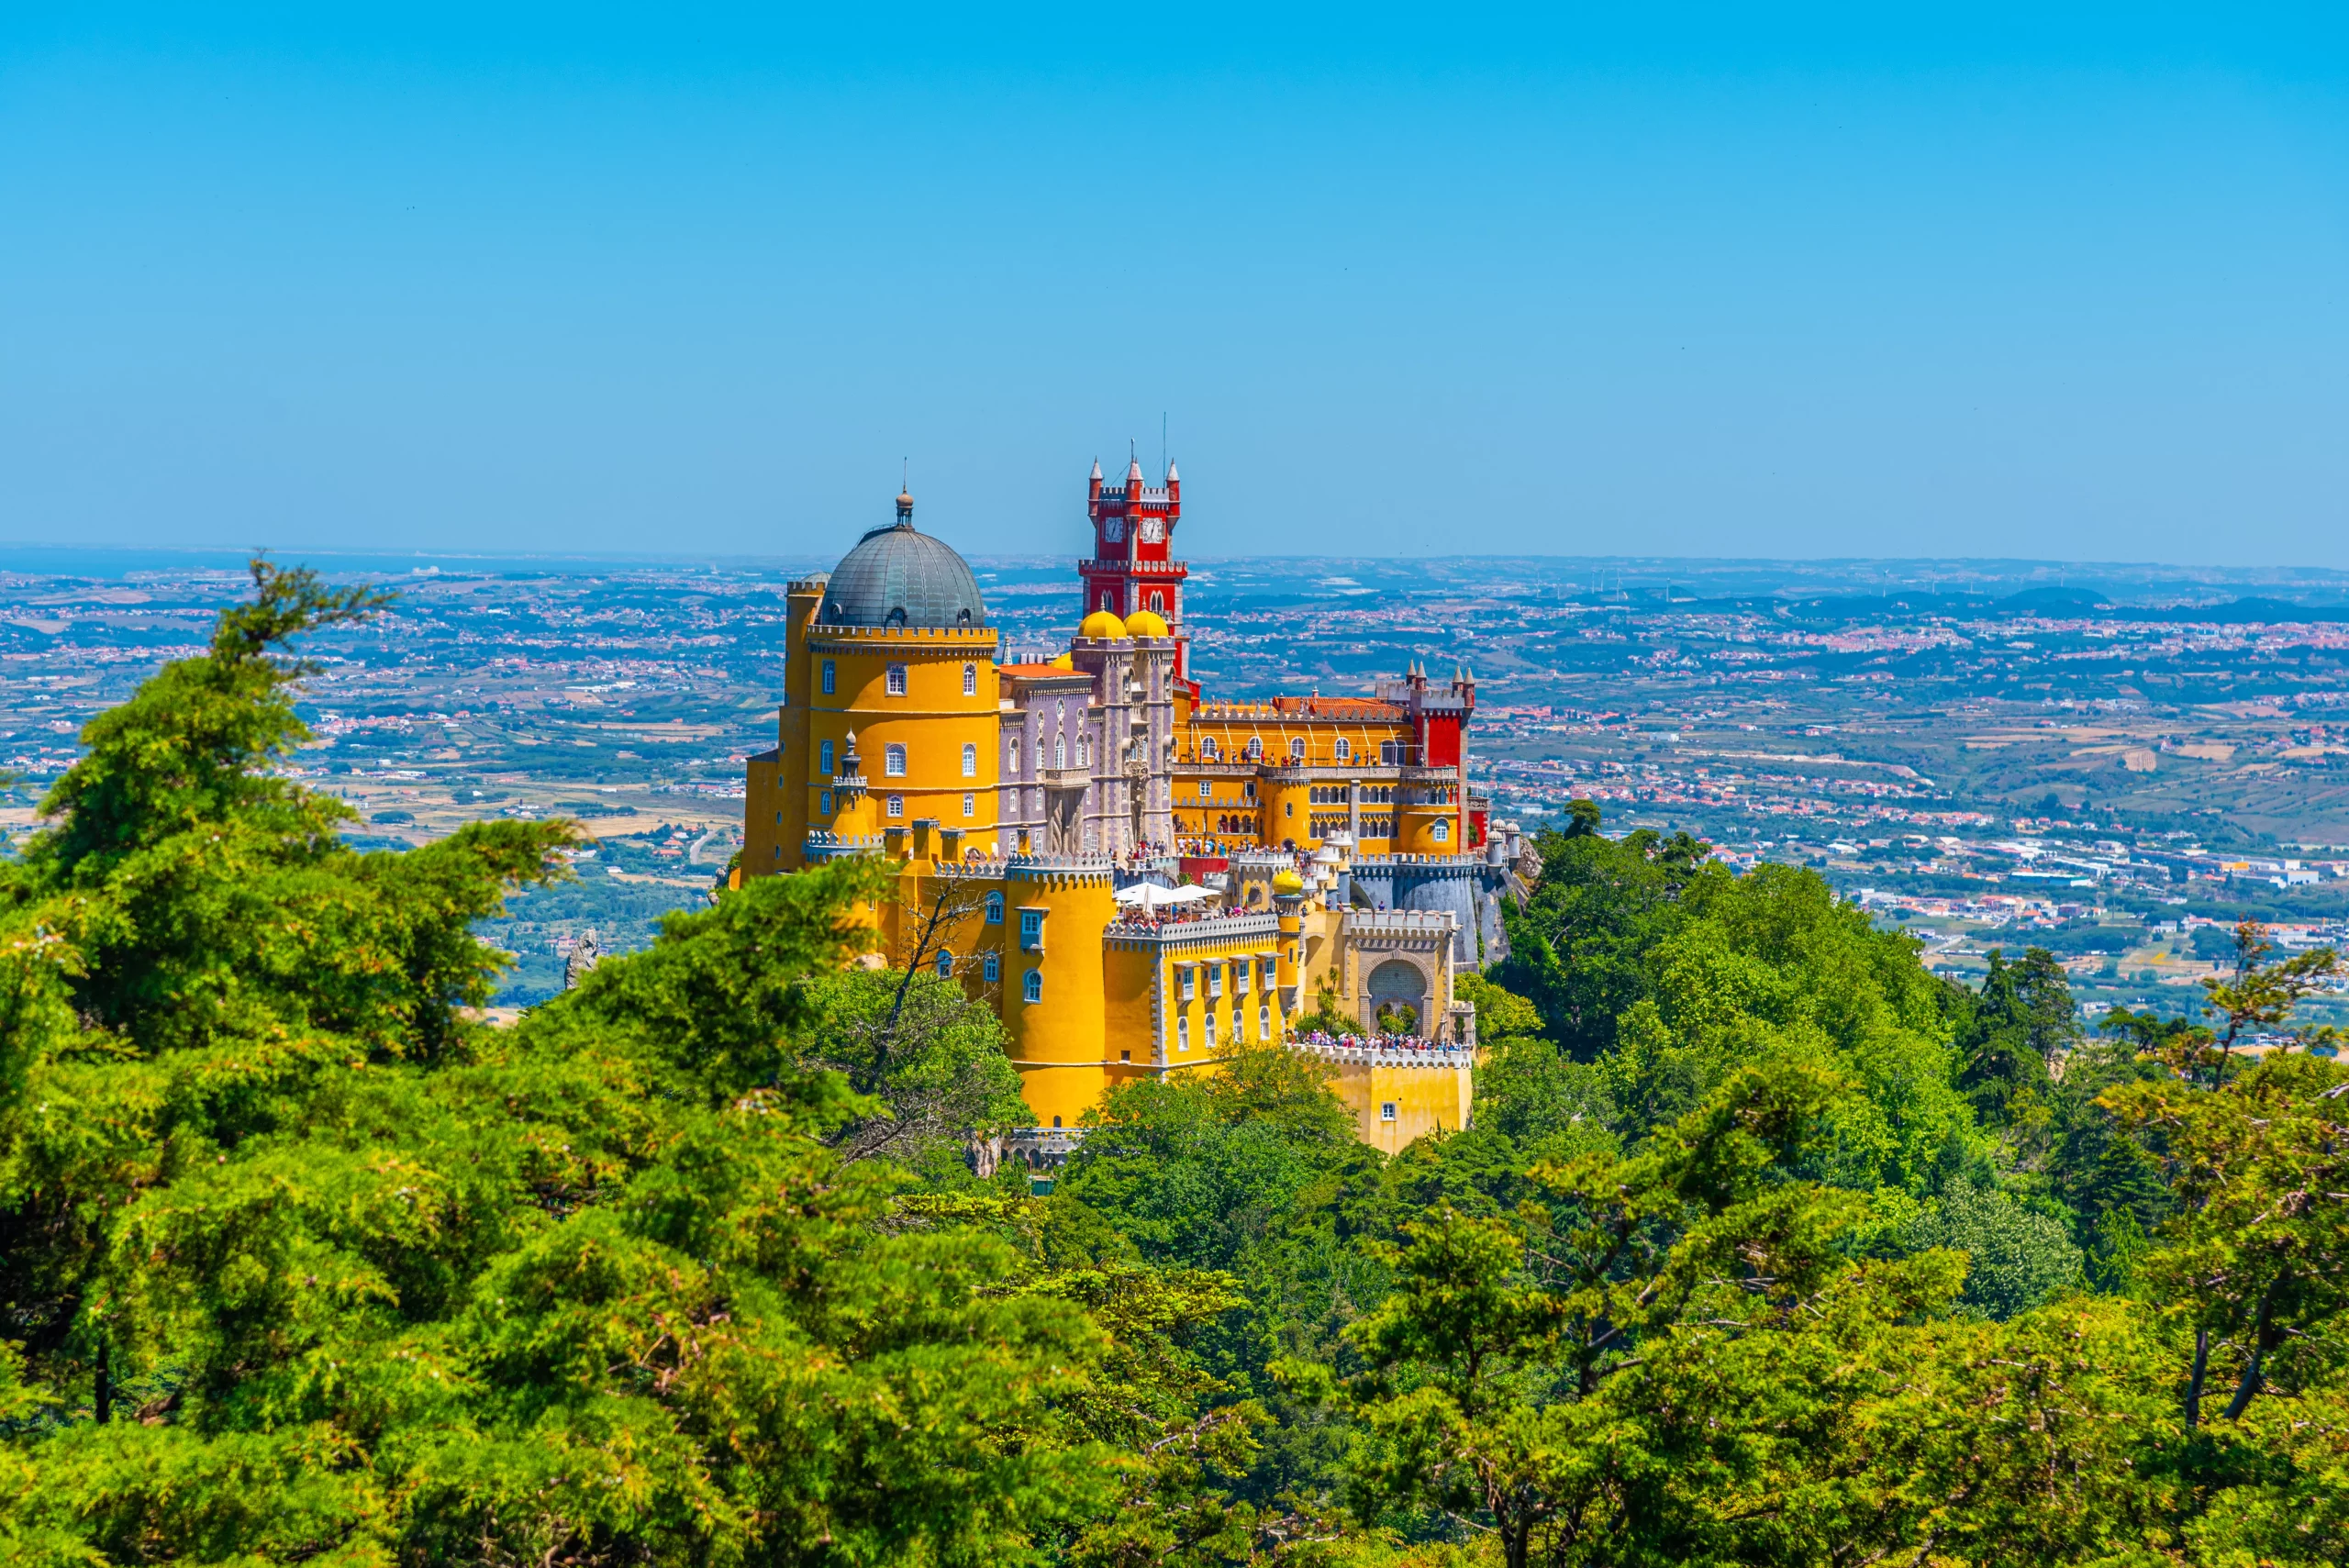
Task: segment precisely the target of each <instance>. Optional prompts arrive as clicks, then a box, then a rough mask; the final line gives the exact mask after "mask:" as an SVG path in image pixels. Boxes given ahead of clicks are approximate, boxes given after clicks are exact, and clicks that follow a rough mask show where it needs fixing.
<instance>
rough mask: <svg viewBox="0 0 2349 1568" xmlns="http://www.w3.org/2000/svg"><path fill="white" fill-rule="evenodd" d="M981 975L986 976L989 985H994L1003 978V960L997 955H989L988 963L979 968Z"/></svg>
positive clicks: (987, 957)
mask: <svg viewBox="0 0 2349 1568" xmlns="http://www.w3.org/2000/svg"><path fill="white" fill-rule="evenodd" d="M979 973H982V974H984V975H985V976H986V981H987V984H990V985H992V984H995V983H996V981H998V980H1000V979H1002V978H1003V960H1002V958H1001V957H1000V956H999V955H997V954H996V953H989V954H987V956H986V962H985V963H983V964H981V965H980V966H979Z"/></svg>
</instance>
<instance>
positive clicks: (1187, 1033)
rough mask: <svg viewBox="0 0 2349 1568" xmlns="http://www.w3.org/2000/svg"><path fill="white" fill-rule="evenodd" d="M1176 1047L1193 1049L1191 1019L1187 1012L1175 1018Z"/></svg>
mask: <svg viewBox="0 0 2349 1568" xmlns="http://www.w3.org/2000/svg"><path fill="white" fill-rule="evenodd" d="M1190 1049H1191V1020H1190V1018H1189V1016H1188V1015H1187V1014H1186V1015H1185V1016H1184V1017H1182V1018H1176V1019H1175V1050H1177V1051H1188V1050H1190Z"/></svg>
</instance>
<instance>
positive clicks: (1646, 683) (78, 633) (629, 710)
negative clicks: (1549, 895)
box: [0, 550, 2349, 1021]
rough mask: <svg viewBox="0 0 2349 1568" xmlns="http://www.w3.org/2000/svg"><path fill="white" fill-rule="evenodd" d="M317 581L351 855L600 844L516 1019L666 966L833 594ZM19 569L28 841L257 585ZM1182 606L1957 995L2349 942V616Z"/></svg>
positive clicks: (2277, 579)
mask: <svg viewBox="0 0 2349 1568" xmlns="http://www.w3.org/2000/svg"><path fill="white" fill-rule="evenodd" d="M296 558H297V557H295V556H293V555H289V556H288V557H287V559H289V560H291V559H296ZM306 559H309V560H310V561H311V562H312V563H314V564H316V565H317V566H319V567H320V568H321V569H323V570H325V571H327V572H328V573H330V574H331V575H333V576H335V577H337V578H338V579H347V580H354V581H355V580H367V581H373V582H380V583H384V584H388V585H391V586H394V587H396V588H397V589H398V591H399V594H400V600H399V603H398V605H397V606H395V609H394V611H393V612H392V614H391V615H389V616H387V617H384V619H383V620H382V621H380V622H378V623H376V624H375V625H373V626H371V627H368V628H363V629H362V630H358V631H355V632H350V633H343V634H338V635H335V636H331V637H328V638H324V639H320V641H319V644H318V646H317V648H316V649H314V650H313V651H312V652H313V654H314V656H315V657H316V658H317V661H318V663H319V666H320V668H319V673H317V676H316V677H315V679H314V680H313V681H312V682H311V683H310V684H309V686H308V688H307V693H308V702H307V705H306V707H305V710H304V717H306V719H307V720H308V721H309V723H310V725H311V728H312V730H313V732H314V736H315V740H314V741H313V743H312V745H311V746H310V747H309V748H307V749H306V750H305V751H302V752H301V753H299V754H298V755H297V756H295V757H294V758H292V759H289V760H288V762H287V764H286V765H287V767H288V769H289V771H292V772H295V773H300V774H302V775H304V776H306V777H308V778H310V779H312V780H314V781H315V782H317V783H319V784H323V785H324V786H325V787H328V788H329V789H331V790H333V791H334V792H335V793H337V794H339V795H341V796H342V797H343V798H344V799H345V800H346V801H347V802H348V803H349V804H350V805H351V808H352V810H353V812H354V814H355V818H356V820H355V822H354V826H353V829H352V831H353V833H354V835H355V836H356V837H359V838H361V839H362V840H373V841H380V842H387V843H388V842H417V841H421V840H426V839H429V838H431V837H434V836H437V835H439V834H440V833H445V832H447V831H449V830H451V828H453V827H454V826H455V825H456V824H457V823H459V822H462V821H463V820H466V819H468V818H470V817H484V816H493V815H500V814H503V815H507V816H548V815H563V816H569V817H575V818H577V819H578V820H580V821H581V822H583V823H584V824H585V825H586V827H587V828H588V830H589V832H590V833H591V834H592V835H593V843H592V846H591V847H590V848H588V849H586V850H584V851H582V852H581V854H580V856H579V858H578V862H577V865H576V868H575V869H576V870H577V871H578V873H579V875H578V877H577V878H576V880H574V881H573V882H570V883H567V884H563V885H561V886H558V887H555V888H551V889H548V890H545V891H542V892H537V893H532V894H530V895H526V896H524V897H522V898H519V899H518V900H516V902H515V905H514V907H513V908H512V910H511V911H510V913H509V917H507V919H504V920H501V921H497V922H494V923H492V924H491V926H490V927H488V928H487V929H485V930H484V935H485V936H486V937H487V938H488V939H489V940H493V941H495V942H497V943H499V944H500V945H502V946H504V947H506V948H507V949H508V950H509V951H513V952H514V953H515V954H516V955H517V958H518V965H517V968H516V969H515V971H514V973H513V975H512V977H511V981H510V984H509V985H508V988H507V1000H509V1001H511V1002H514V1003H517V1004H520V1003H527V1002H529V1001H530V1000H534V999H536V998H538V997H540V996H543V995H548V994H550V993H551V991H552V990H554V989H556V988H557V987H559V985H560V984H561V973H562V960H563V957H564V956H565V954H566V953H567V952H568V951H569V950H570V948H571V946H572V944H573V941H574V940H576V939H577V938H578V937H579V936H580V935H581V934H583V933H584V932H585V931H588V930H595V931H596V932H597V933H598V940H599V941H600V942H601V944H602V946H603V947H604V949H605V951H627V950H629V949H630V948H633V947H636V946H640V945H641V944H642V943H643V942H644V941H646V940H650V936H651V931H652V929H654V926H655V925H656V924H657V922H658V920H659V918H660V917H661V916H662V914H663V913H665V912H666V911H668V910H670V909H674V908H678V907H683V906H690V905H692V904H694V903H696V901H698V900H699V899H701V898H702V897H704V896H705V895H706V894H707V889H708V888H709V886H710V884H711V883H712V881H713V880H714V879H715V878H716V877H718V875H720V874H722V870H723V867H724V866H725V864H726V862H727V861H728V859H729V856H730V855H731V854H732V853H733V851H734V849H735V847H736V845H737V844H738V842H739V839H740V828H741V817H740V813H741V795H742V767H743V763H742V759H743V758H744V757H745V756H746V755H749V754H751V753H752V752H755V751H759V750H761V749H763V748H764V747H768V746H772V745H773V744H774V706H775V702H776V698H777V695H778V694H779V693H780V692H781V690H782V684H783V649H784V633H785V621H784V617H785V608H784V590H785V585H786V584H787V583H788V582H789V581H790V580H791V578H792V577H793V576H794V575H795V574H798V573H805V572H807V571H808V570H809V569H811V568H820V567H822V566H825V565H829V561H827V560H818V559H817V558H816V557H814V556H810V557H807V558H804V559H803V558H785V559H776V560H772V561H755V562H750V561H716V562H597V561H551V560H500V559H478V560H462V559H451V558H438V559H434V560H431V561H429V562H426V561H413V560H408V559H406V558H398V559H362V558H338V557H334V556H316V557H309V558H306ZM0 564H5V566H6V568H7V569H6V570H5V571H0V764H4V765H5V766H6V768H7V769H8V770H9V771H10V773H11V774H12V776H13V782H12V783H11V784H10V786H9V791H8V799H7V802H6V816H5V818H0V822H5V826H6V828H7V829H8V830H9V832H10V833H11V834H12V835H16V836H20V835H21V834H23V833H24V832H25V831H27V830H28V829H29V828H32V827H33V826H34V825H35V813H34V807H35V805H36V803H37V802H38V800H39V796H40V795H41V793H42V791H43V790H44V788H45V787H46V785H47V784H48V783H49V782H50V781H51V780H53V779H54V778H55V777H56V775H57V774H58V773H60V772H61V771H62V769H64V768H65V767H66V766H68V765H70V764H71V762H72V760H73V758H74V757H75V756H76V755H77V754H78V749H77V743H76V740H75V737H76V735H77V734H78V732H79V730H80V728H81V727H82V725H83V723H85V722H86V721H87V720H88V719H89V718H90V717H91V716H93V715H94V714H95V713H96V712H98V711H100V710H101V709H103V708H104V707H106V706H108V705H109V704H111V703H114V702H117V701H119V700H120V699H121V698H122V697H123V696H124V695H128V692H129V690H130V688H131V686H132V685H133V684H135V683H136V682H137V681H138V680H139V678H141V677H142V676H143V675H145V674H146V673H148V672H150V671H151V670H152V669H153V668H154V667H155V666H156V665H157V664H159V663H160V662H162V661H164V660H167V659H170V658H173V657H177V656H181V655H183V654H185V653H187V652H191V651H195V649H196V648H197V647H198V646H200V645H201V642H202V640H203V639H204V638H205V636H206V635H207V632H208V628H209V625H210V621H211V617H212V615H213V613H214V612H215V610H217V607H218V606H220V605H221V604H223V603H225V602H227V601H228V600H230V599H231V598H233V597H235V596H236V595H238V594H239V592H240V591H241V589H242V587H243V582H244V579H243V574H242V573H241V571H240V570H239V566H238V563H237V561H236V559H235V558H234V557H232V556H228V555H217V556H201V557H196V556H174V555H161V554H155V553H151V552H150V553H143V554H141V553H133V552H123V553H121V554H119V555H116V554H111V553H109V552H105V551H93V550H79V551H74V552H72V554H71V556H70V558H68V557H66V555H65V552H54V551H36V550H17V551H13V552H5V553H0ZM974 566H976V567H977V568H978V570H979V574H980V583H981V586H982V589H983V591H984V592H985V595H986V597H987V609H988V615H989V618H990V619H991V620H992V621H993V622H994V623H995V624H996V625H997V626H998V627H1000V628H1002V631H1003V635H1004V639H1005V642H1006V645H1007V650H1006V651H1007V654H1008V656H1010V657H1018V656H1019V655H1020V654H1021V653H1022V652H1023V651H1031V650H1032V651H1037V652H1049V651H1053V650H1056V649H1058V648H1060V647H1063V646H1065V643H1066V639H1067V638H1068V636H1069V634H1070V632H1071V630H1072V629H1073V628H1074V624H1075V621H1076V619H1077V616H1078V612H1079V606H1078V603H1077V595H1076V590H1075V586H1074V579H1073V577H1072V576H1071V573H1070V568H1069V563H1068V562H1066V561H1064V560H1059V559H1052V560H1042V559H1036V558H1021V559H1016V560H1011V559H995V560H989V559H986V558H984V557H978V558H974ZM1190 582H1191V586H1190V600H1191V603H1192V604H1193V605H1194V606H1197V610H1198V611H1199V612H1200V613H1199V614H1198V615H1197V626H1198V633H1197V639H1196V643H1195V648H1194V658H1195V661H1196V673H1197V677H1198V678H1199V680H1200V681H1201V682H1202V684H1203V686H1204V688H1205V690H1206V692H1207V694H1208V695H1209V696H1211V697H1232V698H1243V699H1244V698H1253V697H1261V696H1265V695H1270V694H1272V693H1273V692H1275V691H1288V692H1295V691H1298V690H1301V689H1318V690H1319V692H1320V693H1322V694H1323V695H1357V694H1360V693H1363V692H1366V691H1367V690H1368V689H1369V688H1370V686H1371V685H1372V684H1373V683H1374V682H1375V681H1376V680H1378V679H1380V678H1382V677H1392V676H1393V675H1395V674H1396V673H1399V672H1400V671H1402V670H1403V669H1404V668H1405V667H1406V666H1407V665H1408V664H1410V663H1413V662H1417V663H1419V664H1422V665H1424V666H1426V667H1427V668H1428V669H1429V670H1430V671H1431V673H1433V674H1436V675H1439V676H1442V675H1446V674H1449V673H1451V672H1452V671H1453V669H1454V668H1455V667H1456V668H1459V669H1462V670H1465V671H1470V672H1473V673H1474V675H1475V680H1476V683H1477V689H1478V691H1479V694H1480V704H1479V706H1478V709H1477V712H1476V714H1475V724H1474V728H1473V729H1472V731H1471V734H1470V737H1469V752H1470V762H1471V767H1472V771H1473V773H1474V774H1475V776H1476V777H1477V779H1478V780H1479V781H1480V784H1481V786H1482V787H1483V788H1484V789H1485V790H1486V791H1487V792H1488V794H1489V797H1490V801H1491V806H1492V810H1493V812H1494V813H1495V814H1496V816H1497V817H1508V818H1511V819H1515V820H1519V821H1520V822H1522V823H1523V824H1525V825H1526V826H1527V827H1529V828H1531V827H1536V826H1538V825H1540V824H1542V823H1543V822H1546V821H1548V820H1550V819H1552V818H1553V817H1556V816H1557V815H1558V814H1559V813H1560V812H1561V811H1562V810H1563V809H1564V805H1565V803H1566V802H1567V801H1569V800H1572V799H1575V798H1587V799H1591V800H1595V801H1597V802H1598V803H1599V805H1600V806H1601V807H1602V809H1603V810H1604V812H1605V814H1606V828H1607V830H1608V831H1609V832H1622V831H1630V830H1635V829H1638V828H1653V829H1656V830H1658V831H1662V832H1667V833H1668V832H1673V831H1680V830H1686V831H1688V832H1691V833H1694V834H1696V835H1698V836H1699V837H1701V838H1703V839H1705V840H1707V841H1709V842H1710V843H1711V844H1713V845H1714V846H1715V847H1716V852H1717V853H1718V854H1719V855H1720V857H1721V858H1722V859H1724V860H1727V861H1729V862H1731V863H1732V864H1736V865H1739V866H1751V865H1754V864H1758V863H1761V862H1765V861H1776V862H1792V863H1801V864H1806V865H1811V866H1815V867H1817V868H1819V869H1820V871H1822V872H1823V873H1825V874H1826V875H1827V876H1828V878H1829V879H1830V881H1831V883H1832V884H1834V885H1835V886H1836V888H1837V889H1838V890H1839V892H1841V893H1842V895H1844V896H1845V897H1847V898H1849V899H1851V900H1853V901H1854V902H1855V903H1857V904H1858V905H1860V906H1863V907H1865V909H1866V910H1867V911H1868V912H1869V913H1870V914H1871V916H1873V917H1876V918H1877V919H1878V920H1880V921H1882V922H1885V923H1887V924H1896V923H1897V924H1898V925H1901V926H1903V927H1905V928H1907V929H1909V930H1910V931H1912V932H1913V933H1914V934H1915V935H1916V936H1917V937H1918V939H1919V940H1920V958H1921V960H1922V961H1923V962H1927V963H1928V964H1931V965H1932V966H1933V967H1935V968H1938V969H1943V970H1946V971H1949V972H1951V973H1962V974H1972V973H1978V972H1979V970H1980V969H1981V967H1982V966H1983V964H1984V963H1985V962H1987V953H1988V951H1989V950H1991V949H1992V948H2005V949H2007V950H2009V952H2011V951H2016V950H2020V949H2021V947H2024V946H2027V945H2029V946H2042V947H2046V948H2049V949H2051V950H2052V951H2055V952H2056V953H2057V954H2058V955H2059V956H2060V957H2062V958H2063V959H2064V961H2065V965H2066V967H2067V968H2068V969H2069V970H2070V971H2071V972H2072V974H2073V976H2074V986H2075V990H2076V995H2078V996H2079V997H2080V998H2081V1000H2082V1004H2083V1006H2085V1007H2087V1008H2088V1009H2089V1010H2091V1011H2092V1012H2093V1011H2101V1010H2103V1009H2105V1008H2108V1007H2110V1006H2132V1007H2147V1006H2150V1007H2153V1008H2155V1009H2156V1010H2160V1011H2164V1012H2172V1013H2174V1012H2176V1011H2179V1010H2181V1009H2183V1008H2185V1007H2187V1006H2190V1005H2191V1004H2192V1003H2193V1002H2194V1001H2195V1000H2196V999H2198V998H2199V987H2198V986H2197V985H2196V984H2195V982H2196V981H2197V980H2199V978H2200V977H2202V976H2204V975H2207V974H2209V973H2212V971H2213V966H2214V965H2224V964H2228V963H2231V962H2232V946H2231V940H2232V939H2231V936H2230V932H2231V929H2232V924H2233V923H2234V922H2235V921H2236V920H2238V919H2240V918H2243V917H2257V918H2259V919H2261V920H2264V921H2266V922H2267V923H2269V925H2270V926H2271V929H2272V932H2273V936H2274V939H2275V940H2277V942H2278V943H2279V944H2280V945H2282V946H2285V947H2291V946H2298V945H2313V944H2317V943H2322V942H2336V941H2343V940H2349V664H2344V662H2343V660H2344V651H2349V576H2344V575H2343V574H2339V573H2274V572H2263V573H2250V572H2245V573H2223V572H2199V573H2195V572H2184V571H2165V570H2162V569H2154V568H2129V569H2121V568H2110V567H2081V566H2068V567H2059V566H2052V565H2044V564H2040V563H2030V562H1933V563H1916V562H1730V563H1710V562H1640V561H1635V560H1607V561H1589V560H1568V559H1509V560H1499V559H1489V558H1453V559H1439V560H1426V561H1401V560H1377V561H1348V560H1289V559H1249V560H1220V561H1216V560H1208V561H1195V562H1193V565H1192V568H1191V579H1190ZM2335 1010H2337V1011H2338V1013H2339V1014H2340V1015H2341V1016H2340V1018H2336V1019H2334V1020H2333V1021H2349V1006H2340V1005H2339V1004H2337V1003H2336V1004H2334V1005H2333V1006H2332V1008H2328V1006H2325V1005H2322V1004H2321V1005H2320V1006H2318V1007H2317V1008H2316V1009H2314V1012H2313V1014H2312V1016H2313V1017H2315V1018H2319V1019H2325V1018H2328V1015H2329V1013H2330V1012H2332V1011H2335Z"/></svg>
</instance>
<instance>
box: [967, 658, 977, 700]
mask: <svg viewBox="0 0 2349 1568" xmlns="http://www.w3.org/2000/svg"><path fill="white" fill-rule="evenodd" d="M963 695H964V696H966V697H974V696H977V695H979V667H978V666H977V665H976V664H965V665H963Z"/></svg>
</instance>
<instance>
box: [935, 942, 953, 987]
mask: <svg viewBox="0 0 2349 1568" xmlns="http://www.w3.org/2000/svg"><path fill="white" fill-rule="evenodd" d="M953 973H954V955H953V954H952V953H951V952H948V951H946V950H945V949H944V948H941V949H939V950H938V978H940V979H941V980H946V979H951V978H952V976H953Z"/></svg>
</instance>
